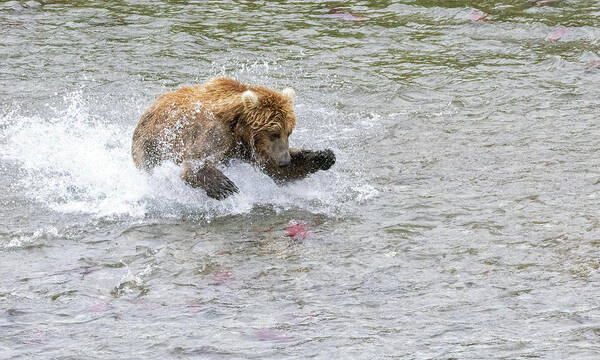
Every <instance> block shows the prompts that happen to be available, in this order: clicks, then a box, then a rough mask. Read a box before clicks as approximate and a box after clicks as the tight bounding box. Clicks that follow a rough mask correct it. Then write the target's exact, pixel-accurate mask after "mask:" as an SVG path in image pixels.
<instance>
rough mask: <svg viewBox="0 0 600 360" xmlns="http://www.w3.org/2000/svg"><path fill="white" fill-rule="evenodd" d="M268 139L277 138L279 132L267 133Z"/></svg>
mask: <svg viewBox="0 0 600 360" xmlns="http://www.w3.org/2000/svg"><path fill="white" fill-rule="evenodd" d="M269 139H271V140H277V139H279V133H271V135H269Z"/></svg>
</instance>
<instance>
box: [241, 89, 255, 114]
mask: <svg viewBox="0 0 600 360" xmlns="http://www.w3.org/2000/svg"><path fill="white" fill-rule="evenodd" d="M242 103H243V104H244V107H246V109H253V108H255V107H256V106H257V105H258V96H256V94H255V93H254V91H252V90H246V91H244V92H243V93H242Z"/></svg>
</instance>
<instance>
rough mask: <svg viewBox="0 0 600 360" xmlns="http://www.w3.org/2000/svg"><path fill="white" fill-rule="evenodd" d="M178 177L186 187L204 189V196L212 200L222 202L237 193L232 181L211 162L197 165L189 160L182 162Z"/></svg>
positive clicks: (237, 190)
mask: <svg viewBox="0 0 600 360" xmlns="http://www.w3.org/2000/svg"><path fill="white" fill-rule="evenodd" d="M180 176H181V178H182V179H183V181H184V182H186V183H187V184H188V185H190V186H193V187H199V188H202V189H204V190H205V191H206V195H208V196H210V197H211V198H213V199H217V200H223V199H225V198H226V197H228V196H230V195H233V194H235V193H237V192H239V189H238V187H237V186H236V185H235V184H234V183H233V181H231V180H229V178H228V177H227V176H225V174H223V173H222V172H221V171H220V170H219V169H217V168H216V167H215V165H214V164H213V163H211V162H205V163H204V164H202V165H198V164H194V163H193V162H192V161H189V160H188V161H184V162H183V170H182V171H181V175H180Z"/></svg>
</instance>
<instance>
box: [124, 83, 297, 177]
mask: <svg viewBox="0 0 600 360" xmlns="http://www.w3.org/2000/svg"><path fill="white" fill-rule="evenodd" d="M246 90H252V91H253V92H254V93H255V94H256V95H257V96H258V99H259V104H258V106H256V107H255V108H253V109H251V110H249V111H248V110H247V109H245V107H244V104H243V102H242V97H241V94H242V93H243V92H244V91H246ZM295 125H296V117H295V115H294V111H293V109H292V104H291V102H290V100H289V99H287V98H286V97H284V96H283V95H281V94H279V93H277V92H275V91H273V90H270V89H267V88H265V87H256V86H247V85H244V84H242V83H240V82H238V81H235V80H233V79H229V78H217V79H213V80H211V81H209V82H207V83H205V84H202V85H195V86H189V87H184V88H181V89H179V90H176V91H173V92H169V93H166V94H163V95H161V96H160V97H159V98H158V99H157V100H156V101H155V102H154V104H152V106H151V107H150V108H149V109H148V110H147V111H146V112H145V113H144V115H142V118H141V119H140V122H139V124H138V126H137V128H136V129H135V132H134V134H133V144H132V154H133V159H134V162H135V164H136V166H138V167H140V168H144V169H150V168H152V167H154V166H155V165H157V164H158V163H160V162H162V161H164V160H173V161H175V163H177V164H179V163H181V162H182V161H183V160H184V159H202V158H206V157H208V156H211V155H212V156H216V157H221V159H216V160H217V161H220V160H223V159H222V158H224V157H242V158H245V160H256V159H251V158H250V157H251V155H252V154H253V153H258V154H259V155H263V157H266V156H267V155H268V154H266V151H267V149H265V148H264V147H261V145H263V144H264V142H261V141H260V140H261V137H262V136H265V133H266V131H267V130H272V129H279V130H281V131H282V132H283V133H285V134H286V135H288V136H289V134H291V132H292V130H293V129H294V126H295ZM231 130H233V131H231ZM203 134H205V135H212V136H206V137H207V139H206V140H207V141H208V143H205V144H197V145H201V146H195V145H194V143H195V142H196V141H197V140H198V138H199V137H202V135H203ZM210 137H214V139H213V140H210V139H208V138H210ZM215 140H217V141H216V142H217V143H215ZM215 146H216V147H217V148H218V151H216V153H215V150H217V149H215ZM236 147H237V148H236Z"/></svg>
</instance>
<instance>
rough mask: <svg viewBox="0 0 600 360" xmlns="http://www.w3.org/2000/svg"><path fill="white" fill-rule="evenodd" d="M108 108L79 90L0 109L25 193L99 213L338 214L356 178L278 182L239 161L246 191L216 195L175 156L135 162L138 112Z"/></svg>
mask: <svg viewBox="0 0 600 360" xmlns="http://www.w3.org/2000/svg"><path fill="white" fill-rule="evenodd" d="M101 110H102V109H98V110H96V109H94V106H93V105H91V104H90V101H87V100H86V99H85V98H84V96H83V93H82V92H76V93H73V94H70V95H68V96H66V97H65V98H64V99H63V101H62V103H61V104H59V106H56V107H48V108H47V109H46V110H45V111H44V113H43V114H42V113H41V112H38V113H35V114H33V115H31V114H24V112H23V111H21V109H20V108H12V109H11V110H10V111H5V112H3V114H2V115H0V141H1V142H2V143H4V146H3V147H2V149H1V150H0V161H10V162H14V163H17V164H18V167H19V168H20V169H22V170H23V174H24V175H23V176H22V177H21V178H19V179H18V182H19V185H20V188H22V189H23V194H22V195H23V196H24V197H27V198H29V199H32V200H34V201H37V202H39V203H41V204H43V205H44V206H46V207H48V208H49V209H51V210H53V211H56V212H59V213H83V214H91V215H93V216H95V217H111V216H113V217H114V216H130V217H135V218H144V217H147V216H160V217H180V216H182V215H184V214H188V213H190V212H191V213H194V214H196V215H198V216H200V217H202V218H211V217H215V216H222V215H230V214H240V213H246V212H249V211H250V210H251V209H252V208H253V207H254V206H255V205H259V204H260V205H262V204H270V205H272V206H274V207H275V208H279V209H289V208H302V209H305V210H308V211H314V212H320V213H328V214H332V213H335V212H336V211H338V210H339V204H340V199H341V198H342V197H343V196H344V193H347V192H348V191H350V186H351V185H352V184H351V183H350V182H349V181H348V180H344V179H342V178H341V177H340V176H339V175H338V174H336V173H335V172H334V171H330V172H327V174H325V173H323V172H320V173H317V174H314V175H313V176H311V177H310V178H308V179H305V180H303V181H299V182H296V183H293V184H289V185H287V186H277V185H276V184H275V183H274V182H273V181H272V180H271V179H270V178H269V177H267V176H266V175H264V174H263V173H261V172H260V171H258V170H256V169H255V168H253V167H252V166H251V165H249V164H246V163H242V162H236V161H234V162H233V163H232V164H231V165H230V166H228V167H226V168H222V170H223V171H224V173H225V174H226V175H227V176H229V177H230V178H231V179H232V180H233V181H234V182H235V183H236V184H237V186H238V187H239V188H240V193H239V194H237V195H235V196H232V197H230V198H228V199H226V200H225V201H217V200H213V199H211V198H209V197H207V196H206V194H205V193H204V192H203V191H201V190H198V189H193V188H190V187H189V186H186V185H185V184H184V183H183V182H182V181H181V179H180V178H179V171H180V169H179V167H178V166H176V165H175V164H173V163H165V164H163V165H161V166H160V167H158V168H156V169H154V171H153V172H152V174H147V173H144V172H141V171H139V170H138V169H136V168H135V166H134V164H133V161H132V160H131V155H130V146H131V134H132V133H133V129H134V126H135V121H130V120H129V119H127V117H128V116H130V115H131V114H127V113H126V112H125V115H121V116H122V117H123V118H121V119H107V118H106V117H105V116H106V115H105V113H102V111H101ZM113 113H114V110H113ZM299 133H302V132H299ZM306 136H308V138H309V141H310V139H311V138H312V137H311V136H310V135H309V134H308V133H307V134H306ZM304 142H305V143H306V142H307V141H306V140H305V141H304ZM309 146H310V145H309ZM313 146H315V145H313ZM317 146H318V145H317Z"/></svg>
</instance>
